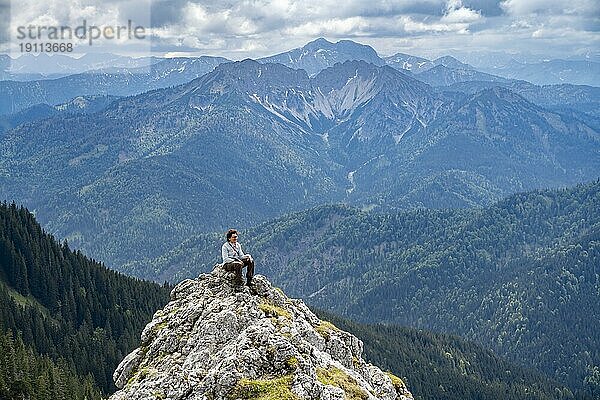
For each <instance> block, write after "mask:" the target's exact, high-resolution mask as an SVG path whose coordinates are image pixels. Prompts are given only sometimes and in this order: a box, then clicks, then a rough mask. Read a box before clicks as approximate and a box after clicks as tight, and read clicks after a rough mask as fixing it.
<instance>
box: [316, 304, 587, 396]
mask: <svg viewBox="0 0 600 400" xmlns="http://www.w3.org/2000/svg"><path fill="white" fill-rule="evenodd" d="M317 315H318V316H319V318H321V319H324V320H327V321H330V322H332V323H333V324H334V325H335V326H337V327H338V328H340V329H343V330H346V331H348V332H352V334H354V335H356V336H357V337H358V338H359V339H361V340H362V341H363V344H364V351H365V357H366V359H367V360H369V361H370V362H372V363H373V364H375V365H379V366H380V367H382V368H387V369H389V370H390V371H391V372H392V373H394V374H397V375H402V379H404V380H405V383H406V384H407V385H408V387H409V388H410V390H411V392H412V394H413V395H414V396H415V400H464V399H479V400H487V399H489V400H496V399H511V400H517V399H540V400H541V399H556V400H558V399H574V398H577V399H591V396H589V395H587V396H586V395H583V394H581V393H580V394H578V395H574V394H573V393H572V391H571V390H569V389H567V388H565V387H563V386H561V385H560V384H558V383H556V382H554V381H552V380H550V379H548V378H547V377H546V376H544V375H543V374H540V373H538V372H535V371H533V370H530V369H527V368H523V367H520V366H518V365H516V364H514V363H510V362H507V361H506V360H505V359H502V358H500V357H498V356H497V355H496V354H494V353H492V352H491V351H489V350H487V349H484V348H482V347H481V346H478V345H477V344H475V343H471V342H467V341H465V340H462V339H460V338H459V337H456V336H450V335H444V334H435V333H431V332H427V331H423V330H417V329H414V328H407V327H400V326H394V325H382V324H376V325H370V324H360V323H356V322H353V321H350V320H348V319H344V318H340V317H339V316H337V315H334V314H331V313H328V312H324V311H320V310H317Z"/></svg>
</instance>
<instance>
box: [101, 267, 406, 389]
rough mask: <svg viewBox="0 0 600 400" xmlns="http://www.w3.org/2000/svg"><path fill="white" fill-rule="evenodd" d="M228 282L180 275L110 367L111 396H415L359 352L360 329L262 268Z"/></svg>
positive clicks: (221, 274) (228, 277) (219, 272)
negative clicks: (290, 292) (242, 283)
mask: <svg viewBox="0 0 600 400" xmlns="http://www.w3.org/2000/svg"><path fill="white" fill-rule="evenodd" d="M232 282H233V274H232V273H228V272H225V271H224V270H223V269H222V268H221V267H216V268H215V270H214V271H213V273H210V274H201V275H200V276H199V277H198V278H197V279H186V280H184V281H183V282H181V283H180V284H178V285H177V286H176V287H175V288H174V289H173V291H172V292H171V301H170V302H169V303H168V304H167V305H166V306H165V307H164V308H163V309H162V310H159V311H157V312H156V313H155V314H154V317H153V319H152V321H151V322H150V323H149V324H148V325H147V326H146V328H145V329H144V331H143V332H142V336H141V346H140V347H139V348H137V349H136V350H134V351H133V352H132V353H131V354H129V355H128V356H127V357H125V359H124V360H123V361H122V362H121V364H120V365H119V366H118V367H117V370H116V371H115V374H114V379H115V383H116V385H117V387H120V388H121V390H120V391H118V392H116V393H115V394H114V395H112V396H111V397H110V399H111V400H125V399H127V400H137V399H140V400H141V399H147V398H151V397H152V398H177V399H182V400H186V399H190V400H191V399H199V398H211V399H215V400H219V399H223V400H225V399H232V398H251V397H250V395H252V396H255V397H252V398H258V397H257V396H269V397H268V398H286V399H292V398H293V399H298V400H302V399H341V398H350V397H351V396H353V397H352V398H361V399H371V400H377V399H382V400H383V399H385V400H394V399H398V400H409V399H412V398H413V396H412V394H411V393H410V392H409V391H408V389H407V388H406V386H405V385H404V384H403V383H402V381H401V380H400V379H399V378H397V377H395V376H393V375H391V374H386V373H384V372H382V371H381V370H380V369H379V368H377V367H375V366H373V365H371V364H369V363H367V362H365V361H364V360H363V358H362V349H363V345H362V342H361V341H360V340H359V339H358V338H356V337H355V336H353V335H351V334H349V333H347V332H344V331H342V330H340V329H338V328H336V327H335V326H334V325H332V324H331V323H329V322H327V321H322V320H320V319H319V318H318V317H316V316H315V315H314V314H313V313H312V312H311V311H310V310H309V309H308V307H307V306H306V305H305V304H304V303H303V302H302V301H301V300H294V299H289V298H288V297H287V296H285V294H284V293H283V292H282V291H281V290H280V289H278V288H274V287H273V286H271V284H270V283H269V281H268V280H267V279H266V278H265V277H263V276H260V275H258V276H255V277H254V280H253V282H254V283H253V291H252V292H251V291H250V290H249V288H247V287H242V288H240V289H236V287H235V286H234V285H233V283H232ZM153 396H154V397H153ZM271 396H272V397H271ZM260 398H267V397H260Z"/></svg>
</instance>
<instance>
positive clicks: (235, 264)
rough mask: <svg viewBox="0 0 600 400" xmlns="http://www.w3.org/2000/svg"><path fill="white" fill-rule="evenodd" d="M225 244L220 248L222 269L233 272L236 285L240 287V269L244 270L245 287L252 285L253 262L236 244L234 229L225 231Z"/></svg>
mask: <svg viewBox="0 0 600 400" xmlns="http://www.w3.org/2000/svg"><path fill="white" fill-rule="evenodd" d="M226 236H227V242H225V243H223V246H222V247H221V256H223V269H225V271H229V272H235V283H236V285H242V284H243V283H244V281H243V280H242V268H244V267H248V268H247V269H246V286H250V285H251V284H252V277H253V276H254V260H253V259H252V256H251V255H250V254H245V253H244V251H243V250H242V245H241V244H239V243H238V241H237V239H238V232H237V231H236V230H235V229H230V230H228V231H227V234H226Z"/></svg>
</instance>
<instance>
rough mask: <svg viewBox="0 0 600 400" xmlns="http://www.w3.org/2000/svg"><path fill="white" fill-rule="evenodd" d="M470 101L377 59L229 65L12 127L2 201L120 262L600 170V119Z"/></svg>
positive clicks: (481, 201)
mask: <svg viewBox="0 0 600 400" xmlns="http://www.w3.org/2000/svg"><path fill="white" fill-rule="evenodd" d="M465 92H466V91H465ZM465 92H449V91H446V90H438V89H436V88H433V87H431V86H429V85H427V84H425V83H423V82H421V81H419V80H417V79H415V78H413V77H412V76H411V75H409V74H406V73H403V72H400V71H398V70H395V69H393V68H391V67H389V66H385V65H384V66H376V65H373V64H369V63H366V62H364V61H346V62H344V63H337V64H335V65H334V66H333V67H330V68H327V69H325V70H323V71H321V72H320V73H318V74H317V75H316V76H314V77H312V78H311V77H310V76H309V75H308V74H307V72H305V71H304V70H295V69H291V68H288V67H285V66H283V65H281V64H270V63H266V64H261V63H258V62H255V61H252V60H245V61H242V62H236V63H224V64H220V65H218V66H217V67H216V68H215V69H214V70H213V71H212V72H209V73H207V74H205V75H203V76H202V77H200V78H197V79H194V80H192V81H191V82H189V83H186V84H183V85H179V86H175V87H170V88H165V89H157V90H152V91H149V92H146V93H142V94H139V95H137V96H132V97H125V98H119V99H116V100H114V101H113V102H111V103H110V104H108V105H106V106H105V107H102V108H101V109H100V110H99V111H98V112H96V113H91V114H89V113H75V114H69V115H64V114H60V115H55V116H52V117H49V118H46V119H42V120H38V121H33V122H30V123H27V124H22V125H20V126H18V127H16V128H14V129H11V130H9V131H7V132H5V133H4V135H2V136H0V154H2V159H1V160H0V182H2V185H1V187H0V197H2V198H9V199H15V200H18V201H23V202H25V203H26V204H28V205H29V207H31V209H33V210H34V211H35V212H36V215H38V217H39V218H40V220H41V221H42V222H43V223H44V224H46V225H47V226H48V228H49V229H50V230H51V231H52V232H54V233H57V234H59V235H60V236H62V237H66V238H68V239H69V240H70V241H71V243H72V244H73V245H75V246H76V247H79V248H81V249H84V250H85V251H86V252H88V253H89V254H90V255H92V256H93V257H97V258H99V259H103V260H105V262H107V263H108V264H109V265H111V266H113V267H116V268H119V266H120V265H122V264H124V263H126V262H129V261H133V260H135V259H136V258H137V255H138V254H140V253H143V254H148V255H152V256H157V255H159V254H161V253H162V252H164V251H166V250H168V249H169V248H171V247H172V246H174V245H176V244H177V243H179V242H181V241H182V240H184V239H185V238H186V237H188V236H189V235H191V234H194V233H198V232H202V231H204V232H206V231H210V230H214V229H225V228H226V227H227V226H231V225H236V226H249V225H251V224H255V223H257V222H260V221H264V220H266V219H268V218H273V217H275V216H277V215H280V214H281V213H283V212H288V211H293V210H299V209H302V208H305V207H310V206H313V205H317V204H322V203H330V202H339V201H343V202H348V203H350V204H356V205H361V206H364V207H369V208H376V209H379V210H389V209H398V208H410V207H434V208H440V207H472V206H479V205H489V204H491V203H492V202H494V201H496V200H498V199H500V198H502V197H503V196H505V195H507V194H510V193H514V192H516V191H521V190H528V189H533V188H537V187H556V186H561V185H572V184H575V183H577V182H585V181H589V180H591V179H594V178H595V177H596V176H597V171H598V170H600V135H598V131H597V129H596V128H595V127H596V125H594V121H595V120H594V119H593V118H592V117H591V116H590V117H589V121H588V120H586V119H579V118H578V115H577V114H564V113H561V112H556V111H551V110H548V109H546V108H543V107H540V106H538V105H536V104H534V103H531V102H530V101H528V100H527V99H525V98H524V97H521V96H520V95H519V94H517V93H515V92H513V91H511V90H510V89H506V88H503V87H492V88H484V89H483V90H481V91H477V92H475V93H465ZM586 93H587V92H586ZM597 94H598V93H597V92H589V94H587V96H588V97H587V98H585V100H584V101H597V98H596V96H597ZM571 97H573V96H571ZM586 115H587V114H586ZM74 210H77V211H75V212H74ZM232 210H235V211H234V212H232ZM148 252H150V253H148Z"/></svg>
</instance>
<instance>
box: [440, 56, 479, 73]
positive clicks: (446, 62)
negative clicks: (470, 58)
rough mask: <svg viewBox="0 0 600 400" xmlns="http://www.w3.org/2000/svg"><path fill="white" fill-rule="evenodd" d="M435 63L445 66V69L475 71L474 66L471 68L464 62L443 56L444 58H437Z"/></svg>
mask: <svg viewBox="0 0 600 400" xmlns="http://www.w3.org/2000/svg"><path fill="white" fill-rule="evenodd" d="M433 63H434V64H435V65H443V66H444V67H448V68H454V69H466V70H472V69H475V68H473V67H472V66H470V65H469V64H465V63H464V62H462V61H459V60H457V59H456V58H454V57H452V56H443V57H439V58H436V59H435V60H433Z"/></svg>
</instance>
